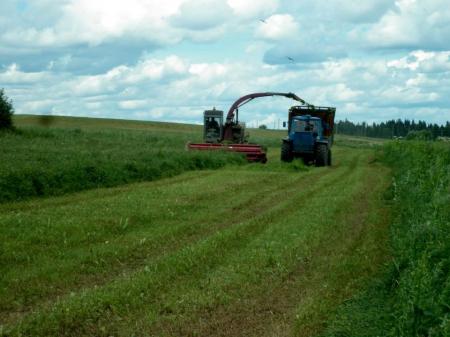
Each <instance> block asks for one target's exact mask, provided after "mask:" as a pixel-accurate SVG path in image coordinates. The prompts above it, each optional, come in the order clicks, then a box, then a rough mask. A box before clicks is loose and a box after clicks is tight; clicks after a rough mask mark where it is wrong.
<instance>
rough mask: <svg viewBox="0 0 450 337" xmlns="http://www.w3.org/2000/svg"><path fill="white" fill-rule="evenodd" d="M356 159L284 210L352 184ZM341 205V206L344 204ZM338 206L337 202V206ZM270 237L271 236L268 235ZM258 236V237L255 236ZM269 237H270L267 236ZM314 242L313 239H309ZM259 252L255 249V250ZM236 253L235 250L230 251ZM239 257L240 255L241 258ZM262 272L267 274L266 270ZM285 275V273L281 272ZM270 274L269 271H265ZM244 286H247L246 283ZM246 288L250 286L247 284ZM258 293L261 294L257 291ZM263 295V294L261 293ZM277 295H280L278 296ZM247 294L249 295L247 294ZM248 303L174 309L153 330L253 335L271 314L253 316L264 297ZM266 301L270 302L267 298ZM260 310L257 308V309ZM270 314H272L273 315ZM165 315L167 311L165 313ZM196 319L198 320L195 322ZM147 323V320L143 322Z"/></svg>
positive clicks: (178, 333)
mask: <svg viewBox="0 0 450 337" xmlns="http://www.w3.org/2000/svg"><path fill="white" fill-rule="evenodd" d="M356 162H357V161H356V160H352V161H351V162H350V164H349V166H348V168H346V169H345V170H344V171H342V172H339V174H337V175H336V176H333V177H330V178H331V180H329V181H326V182H325V181H323V182H322V181H321V182H320V183H321V184H318V185H319V186H316V187H315V188H314V189H313V190H310V191H308V193H305V194H304V195H303V194H302V195H298V196H296V197H295V198H294V199H293V200H290V201H288V202H287V205H289V206H286V207H284V208H283V209H284V210H291V209H297V208H296V206H297V205H303V204H310V201H309V200H308V198H309V197H310V196H315V197H316V198H319V197H320V196H323V195H326V194H327V193H328V191H327V189H324V188H323V187H324V186H334V185H335V184H341V185H344V186H345V185H350V186H351V184H349V182H350V181H351V180H354V179H355V177H354V176H353V175H351V174H349V173H350V172H351V171H354V170H355V167H356V166H357V164H356ZM290 197H291V196H287V198H286V199H287V200H289V199H290ZM347 202H348V200H341V204H342V205H343V204H345V203H347ZM342 205H340V206H342ZM336 207H337V206H336ZM304 208H305V210H308V206H306V207H304ZM336 209H339V207H337V208H336ZM282 214H283V216H286V214H285V213H284V212H283V213H282ZM287 214H290V213H287ZM276 226H280V228H282V227H284V225H283V224H280V223H279V219H276V220H274V221H273V222H272V223H271V226H269V227H268V228H269V229H270V227H276ZM269 237H270V236H269ZM255 240H256V237H255ZM267 240H270V239H267ZM308 244H311V243H308ZM242 254H243V253H240V252H236V253H235V255H239V256H240V255H242ZM255 254H256V252H255ZM289 254H293V252H292V251H290V252H289ZM231 255H233V254H231ZM238 260H239V259H238ZM224 263H225V264H226V263H227V261H224ZM228 263H230V265H233V266H234V265H238V264H239V262H238V261H233V262H228ZM261 276H264V275H263V274H262V275H261ZM282 276H283V275H282ZM285 276H286V275H284V276H283V277H285ZM266 277H267V275H266ZM267 281H268V282H269V283H270V282H271V281H275V282H277V281H278V280H271V279H270V277H269V280H267ZM261 282H262V285H261V284H260V285H259V287H262V289H264V284H265V285H267V284H268V282H266V283H264V281H261ZM208 283H209V281H208V282H207V283H206V284H204V285H203V286H202V287H204V288H202V289H201V290H200V293H199V294H197V296H198V297H200V296H201V292H202V291H207V289H208V287H209V284H208ZM242 286H244V288H245V287H246V286H245V285H242ZM235 287H237V288H239V286H237V285H236V286H235ZM246 289H247V288H246ZM271 290H272V289H265V290H264V291H265V292H266V293H264V296H267V298H269V297H270V298H271V299H272V300H274V297H271V296H268V294H270V291H271ZM230 291H237V292H239V291H241V290H236V289H235V290H230ZM186 292H189V289H186ZM253 295H255V293H254V292H253ZM257 295H258V294H257ZM259 295H261V294H259ZM278 295H280V293H278ZM278 295H276V298H275V299H277V298H278V297H279V296H278ZM244 296H246V295H244ZM193 297H194V298H195V297H196V296H195V295H193ZM247 300H248V302H247V305H246V302H245V301H244V302H237V303H236V305H231V306H225V305H223V304H220V303H217V305H218V307H217V308H216V307H215V304H213V303H208V304H207V305H206V308H205V307H203V308H200V309H199V310H197V312H196V313H194V314H190V313H186V312H183V311H181V312H178V313H173V312H172V311H171V312H170V313H169V314H168V315H167V317H166V318H164V317H162V318H161V319H160V322H159V323H158V324H157V327H156V328H154V329H153V330H152V334H151V335H152V336H153V335H154V336H210V335H211V336H235V335H248V336H252V335H253V334H255V333H256V332H257V331H256V330H252V329H249V327H253V328H255V327H256V326H257V325H258V324H259V325H262V324H263V323H262V322H264V319H267V318H269V317H264V318H263V317H262V316H259V318H261V320H255V319H254V317H253V318H252V316H258V315H256V314H257V313H256V312H254V310H255V308H258V306H259V305H261V306H262V307H264V305H263V304H264V303H263V302H264V300H262V299H261V298H257V299H256V300H255V301H253V299H252V298H250V299H247ZM255 302H257V304H258V305H256V306H252V305H248V304H249V303H252V304H255ZM266 304H267V302H266ZM191 307H192V308H197V307H198V303H197V304H195V303H194V304H192V303H190V305H187V308H191ZM256 310H257V309H256ZM267 313H270V315H273V313H272V312H271V311H270V310H267ZM176 314H178V315H179V316H180V317H183V316H187V318H185V319H178V317H177V316H176ZM270 315H269V316H270ZM162 316H164V314H163V315H162ZM194 322H197V324H196V323H194ZM142 324H143V325H144V326H145V323H142ZM146 328H147V329H149V327H148V326H147V327H146ZM146 328H142V331H145V330H146ZM263 330H264V329H262V330H261V331H263ZM142 331H141V332H142ZM243 332H248V334H246V333H245V334H244V333H243ZM127 333H129V331H127V332H126V333H125V334H127Z"/></svg>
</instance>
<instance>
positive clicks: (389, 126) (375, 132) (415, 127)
mask: <svg viewBox="0 0 450 337" xmlns="http://www.w3.org/2000/svg"><path fill="white" fill-rule="evenodd" d="M335 132H336V133H338V134H344V135H349V136H362V137H374V138H394V137H407V136H408V135H411V134H414V133H418V132H426V133H427V134H429V135H431V137H432V138H437V137H450V122H447V123H446V124H445V125H439V124H432V123H427V122H425V121H418V122H416V121H414V120H408V119H405V120H401V119H397V120H394V119H393V120H389V121H387V122H381V123H372V124H369V123H366V122H362V123H353V122H351V121H349V120H347V119H345V120H343V121H338V122H336V124H335Z"/></svg>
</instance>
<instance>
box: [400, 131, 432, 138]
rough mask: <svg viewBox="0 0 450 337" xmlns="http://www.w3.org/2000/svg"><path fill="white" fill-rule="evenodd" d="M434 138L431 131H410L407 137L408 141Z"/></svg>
mask: <svg viewBox="0 0 450 337" xmlns="http://www.w3.org/2000/svg"><path fill="white" fill-rule="evenodd" d="M433 138H434V137H433V134H432V133H431V131H430V130H420V131H409V132H408V134H407V135H406V139H407V140H433Z"/></svg>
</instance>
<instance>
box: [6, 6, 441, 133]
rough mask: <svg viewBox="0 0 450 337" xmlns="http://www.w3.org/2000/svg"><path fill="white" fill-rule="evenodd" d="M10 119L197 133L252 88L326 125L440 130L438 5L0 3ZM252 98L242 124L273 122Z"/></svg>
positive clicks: (281, 109)
mask: <svg viewBox="0 0 450 337" xmlns="http://www.w3.org/2000/svg"><path fill="white" fill-rule="evenodd" d="M0 88H5V91H6V94H7V95H8V96H9V97H11V98H12V99H13V101H14V104H15V107H16V113H20V114H22V113H27V114H53V115H72V116H91V117H110V118H125V119H142V120H164V121H177V122H189V123H200V122H201V116H202V112H203V110H204V109H207V108H212V107H213V106H215V107H217V108H221V109H224V110H226V109H227V108H228V107H229V106H230V105H231V103H232V102H233V101H234V100H235V99H237V98H238V97H240V96H242V95H245V94H248V93H251V92H258V91H281V92H295V93H296V94H297V95H299V96H300V97H302V98H304V99H305V100H306V101H308V102H310V103H313V104H316V105H326V106H327V105H331V106H336V107H337V109H338V110H337V111H338V116H337V117H338V118H339V119H344V118H348V119H350V120H353V121H363V120H366V121H370V122H371V121H381V120H386V119H392V118H409V119H416V120H417V119H423V120H426V121H429V122H437V123H443V122H445V121H447V120H450V5H449V0H427V1H425V0H398V1H392V0H373V1H366V0H364V1H359V2H355V1H353V0H327V1H322V0H298V1H288V0H258V1H257V0H127V1H122V0H33V1H31V0H28V1H27V0H2V1H1V2H0ZM291 104H292V102H291V101H289V100H287V99H284V98H262V99H260V100H259V101H255V102H252V103H250V104H248V105H247V106H245V108H242V109H241V113H240V115H241V117H242V119H243V120H245V121H247V123H249V124H250V125H253V124H255V123H256V122H258V123H260V124H261V123H266V124H268V125H269V126H273V124H274V122H277V121H278V120H279V119H280V120H285V119H286V115H287V113H286V111H287V109H288V108H289V106H290V105H291Z"/></svg>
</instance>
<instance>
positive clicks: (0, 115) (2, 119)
mask: <svg viewBox="0 0 450 337" xmlns="http://www.w3.org/2000/svg"><path fill="white" fill-rule="evenodd" d="M13 114H14V108H13V104H12V101H11V100H10V99H9V98H8V97H7V96H6V95H5V91H4V90H3V89H0V130H2V129H12V128H13V121H12V115H13Z"/></svg>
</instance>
